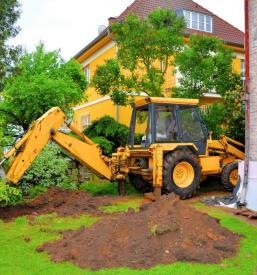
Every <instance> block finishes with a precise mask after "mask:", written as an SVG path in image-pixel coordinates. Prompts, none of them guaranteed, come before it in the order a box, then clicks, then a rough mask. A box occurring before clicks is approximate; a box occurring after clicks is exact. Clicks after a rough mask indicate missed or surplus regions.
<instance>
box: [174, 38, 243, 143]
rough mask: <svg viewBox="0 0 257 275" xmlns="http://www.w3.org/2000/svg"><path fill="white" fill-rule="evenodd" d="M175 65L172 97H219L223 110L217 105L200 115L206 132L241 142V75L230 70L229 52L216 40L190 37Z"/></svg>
mask: <svg viewBox="0 0 257 275" xmlns="http://www.w3.org/2000/svg"><path fill="white" fill-rule="evenodd" d="M176 64H177V66H178V68H179V71H180V73H181V78H180V79H179V85H178V87H176V88H175V89H174V93H175V96H176V97H186V98H199V99H201V98H202V96H203V95H204V94H205V93H209V92H213V91H215V92H216V93H218V94H220V95H221V96H222V98H223V104H224V107H222V106H221V105H220V104H216V105H214V106H213V107H211V106H210V107H208V108H207V110H206V112H203V117H204V120H205V121H206V124H207V126H208V129H209V131H213V132H214V137H218V136H219V135H220V134H226V135H228V136H230V137H232V138H234V139H236V140H238V141H241V142H244V111H243V108H242V102H241V99H240V95H241V93H242V91H243V87H242V81H241V79H240V75H239V74H237V73H235V72H234V71H233V66H232V65H233V55H232V51H231V50H230V49H228V48H227V47H225V45H224V43H223V42H222V41H221V40H219V39H218V38H214V37H208V36H198V35H192V36H191V37H190V41H189V45H188V46H187V47H185V49H184V51H182V52H181V53H179V54H178V55H177V57H176ZM219 112H220V113H219Z"/></svg>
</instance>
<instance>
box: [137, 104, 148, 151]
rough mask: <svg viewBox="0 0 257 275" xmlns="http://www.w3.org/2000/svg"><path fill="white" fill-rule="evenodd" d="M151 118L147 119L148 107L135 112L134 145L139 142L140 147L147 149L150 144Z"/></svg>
mask: <svg viewBox="0 0 257 275" xmlns="http://www.w3.org/2000/svg"><path fill="white" fill-rule="evenodd" d="M150 120H151V118H150V117H149V111H148V106H147V107H143V108H140V109H138V110H137V111H136V121H135V134H136V135H137V137H135V139H134V144H138V143H139V142H140V144H141V147H148V146H149V145H150V144H151V142H152V137H151V122H150Z"/></svg>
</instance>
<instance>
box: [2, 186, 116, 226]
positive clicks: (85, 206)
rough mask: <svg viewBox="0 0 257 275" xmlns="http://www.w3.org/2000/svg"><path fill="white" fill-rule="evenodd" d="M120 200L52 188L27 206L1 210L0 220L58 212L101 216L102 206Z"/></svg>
mask: <svg viewBox="0 0 257 275" xmlns="http://www.w3.org/2000/svg"><path fill="white" fill-rule="evenodd" d="M118 199H119V198H118V197H116V198H114V197H110V196H101V197H91V196H90V195H89V194H88V193H86V192H84V191H72V190H64V189H60V188H51V189H49V190H48V191H47V192H46V193H44V194H43V195H40V196H38V197H37V198H36V199H34V200H33V201H31V202H28V203H26V204H21V205H16V206H8V207H3V208H0V219H2V220H4V221H5V222H8V221H11V220H13V219H15V218H17V217H19V216H24V215H29V216H32V217H33V216H38V215H42V214H48V213H53V212H56V213H57V214H58V215H59V216H77V215H81V214H93V215H99V214H102V212H101V211H100V210H99V209H98V208H99V207H100V206H104V205H109V204H111V203H113V202H114V201H115V200H118Z"/></svg>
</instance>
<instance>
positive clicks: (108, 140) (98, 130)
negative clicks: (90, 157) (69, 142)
mask: <svg viewBox="0 0 257 275" xmlns="http://www.w3.org/2000/svg"><path fill="white" fill-rule="evenodd" d="M84 133H85V135H87V136H89V137H90V138H91V139H92V140H93V141H94V142H95V143H98V144H99V145H100V146H101V148H102V150H103V152H104V153H105V154H108V155H110V152H111V151H113V150H115V149H117V148H118V147H120V146H125V145H126V144H127V139H128V135H129V128H128V127H127V126H126V125H123V124H121V123H118V122H117V121H115V120H114V119H113V118H112V117H110V116H104V117H102V118H100V119H98V120H95V121H93V123H92V124H91V125H90V127H89V128H87V129H86V130H84ZM103 138H104V139H103ZM141 139H142V135H140V134H136V135H135V141H136V143H138V144H139V143H140V142H141ZM111 145H112V148H111Z"/></svg>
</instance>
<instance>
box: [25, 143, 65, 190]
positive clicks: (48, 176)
mask: <svg viewBox="0 0 257 275" xmlns="http://www.w3.org/2000/svg"><path fill="white" fill-rule="evenodd" d="M67 168H68V160H66V159H64V158H63V157H62V156H61V150H60V148H58V147H57V146H56V145H54V144H48V145H47V146H46V147H45V148H44V149H43V150H42V152H41V153H40V154H39V155H38V157H37V158H36V159H35V160H34V161H33V163H32V165H31V167H30V168H29V169H28V170H27V171H26V173H25V174H24V176H23V177H22V179H21V181H20V184H21V188H22V190H23V191H24V192H25V193H28V192H29V189H30V187H31V186H34V185H40V186H43V187H50V186H62V185H63V183H64V182H67V181H68V177H67V176H66V171H67Z"/></svg>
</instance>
